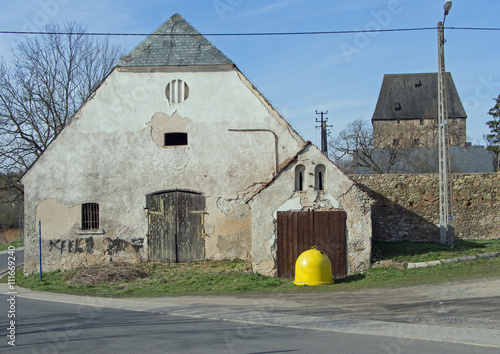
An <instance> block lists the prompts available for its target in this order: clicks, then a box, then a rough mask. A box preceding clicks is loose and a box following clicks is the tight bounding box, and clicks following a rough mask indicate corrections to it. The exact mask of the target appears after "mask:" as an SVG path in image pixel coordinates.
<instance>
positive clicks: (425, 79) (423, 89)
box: [372, 73, 467, 121]
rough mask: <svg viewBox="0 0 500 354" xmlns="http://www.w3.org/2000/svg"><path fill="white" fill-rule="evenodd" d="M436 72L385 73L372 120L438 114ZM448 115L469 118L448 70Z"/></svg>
mask: <svg viewBox="0 0 500 354" xmlns="http://www.w3.org/2000/svg"><path fill="white" fill-rule="evenodd" d="M437 75H438V74H437V73H426V74H386V75H384V80H383V82H382V88H381V89H380V94H379V97H378V101H377V106H376V108H375V112H374V113H373V117H372V121H375V120H397V119H429V118H430V119H432V118H437V116H438V77H437ZM446 96H447V106H448V117H449V118H467V114H466V113H465V110H464V107H463V105H462V102H461V101H460V97H459V95H458V92H457V88H456V87H455V83H454V82H453V78H452V76H451V73H446Z"/></svg>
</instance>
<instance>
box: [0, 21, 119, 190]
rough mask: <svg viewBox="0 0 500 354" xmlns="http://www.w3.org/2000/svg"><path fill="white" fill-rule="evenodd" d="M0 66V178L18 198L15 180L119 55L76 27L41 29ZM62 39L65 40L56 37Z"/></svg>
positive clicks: (47, 144) (41, 151) (46, 145)
mask: <svg viewBox="0 0 500 354" xmlns="http://www.w3.org/2000/svg"><path fill="white" fill-rule="evenodd" d="M46 32H47V34H44V35H42V36H41V37H30V38H28V39H27V40H25V41H24V42H22V43H20V44H19V45H18V47H17V48H16V49H15V50H14V51H13V59H12V61H11V62H10V63H9V64H7V63H5V62H4V61H3V60H2V61H1V62H0V176H2V177H1V178H3V179H4V183H3V184H2V185H3V186H4V187H3V188H4V189H7V188H10V189H15V190H17V192H18V196H19V198H22V186H21V185H20V184H19V176H20V175H21V174H22V173H23V172H24V171H26V169H27V168H28V167H29V166H30V165H31V164H32V163H33V161H35V159H36V158H37V157H38V156H40V155H41V154H42V153H43V152H44V151H45V149H46V148H47V147H48V146H49V144H50V143H51V142H52V141H53V140H54V138H55V137H56V136H57V135H58V134H59V133H60V132H61V130H62V129H63V128H64V126H65V125H66V124H67V123H68V122H69V120H70V119H71V118H72V116H73V115H74V114H75V113H76V111H77V110H78V109H79V108H80V106H81V105H82V104H83V103H84V102H85V101H86V100H87V99H88V98H89V97H90V96H91V95H92V93H93V92H94V90H95V89H96V88H97V87H98V86H99V84H100V83H101V82H102V80H103V79H104V78H105V77H106V76H107V75H108V74H109V73H110V72H111V70H112V69H113V67H114V66H115V65H116V62H117V61H118V59H119V58H120V56H121V55H122V54H123V53H122V50H121V49H120V48H118V47H116V46H113V45H110V44H109V42H108V39H107V38H105V39H101V40H98V39H95V38H93V37H90V36H86V35H85V34H84V33H85V32H86V30H85V28H83V27H82V26H81V25H78V24H76V23H70V22H69V23H67V24H66V25H65V26H64V28H62V29H61V28H60V27H59V26H58V25H49V26H47V27H46ZM58 33H64V34H58Z"/></svg>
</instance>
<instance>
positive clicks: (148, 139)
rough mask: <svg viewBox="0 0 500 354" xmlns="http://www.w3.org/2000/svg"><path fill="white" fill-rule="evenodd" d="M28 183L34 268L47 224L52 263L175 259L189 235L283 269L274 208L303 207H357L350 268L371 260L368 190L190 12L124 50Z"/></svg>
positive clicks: (220, 254)
mask: <svg viewBox="0 0 500 354" xmlns="http://www.w3.org/2000/svg"><path fill="white" fill-rule="evenodd" d="M174 34H181V35H180V36H175V35H174ZM298 162H299V163H301V164H303V165H304V168H305V172H304V173H305V178H304V181H303V182H304V186H305V187H306V188H305V189H304V190H303V191H300V192H296V191H295V189H294V188H295V185H296V183H297V182H296V180H295V179H294V176H293V169H292V167H293V165H294V164H297V163H298ZM318 165H322V166H323V167H322V170H321V173H322V176H324V188H322V189H323V190H322V191H317V190H314V188H312V189H311V187H310V186H311V183H312V184H314V179H315V178H317V176H318V170H316V169H315V166H318ZM315 175H316V177H315ZM322 181H323V180H322ZM22 183H23V185H24V193H25V201H24V206H25V266H24V271H25V273H27V274H29V273H34V272H39V271H40V264H39V242H38V235H39V230H38V225H39V223H41V240H42V243H41V249H42V265H43V271H52V270H58V269H71V268H74V267H79V266H81V265H82V264H91V263H103V262H110V261H126V262H131V263H139V262H145V261H148V260H151V259H154V260H160V261H171V258H168V257H170V256H168V257H167V256H166V255H167V253H168V252H171V250H173V249H174V248H169V247H174V246H175V247H177V246H178V245H177V242H178V240H180V239H182V242H183V244H182V247H184V248H183V250H184V251H186V250H187V251H186V254H188V256H187V257H188V259H193V260H194V259H202V258H208V259H224V258H243V259H251V260H252V264H253V268H254V270H255V271H258V272H260V273H262V274H275V271H276V264H275V263H276V251H275V238H276V236H275V235H276V231H275V218H276V212H277V211H285V210H302V209H304V208H312V209H318V210H331V209H342V210H345V211H346V213H347V216H348V219H347V231H348V233H349V235H348V255H347V256H348V260H347V261H348V266H349V272H354V271H356V270H361V269H364V268H366V267H367V266H368V264H369V253H370V241H371V224H370V218H371V213H370V202H369V200H368V197H367V196H366V194H364V193H363V192H361V191H360V190H359V189H358V188H357V187H356V186H355V185H354V183H353V182H352V181H351V180H350V179H349V178H348V177H347V176H345V175H344V174H343V173H342V172H341V171H340V170H339V169H338V168H337V167H336V166H335V165H333V164H332V163H331V161H330V160H328V158H327V157H326V156H325V155H323V154H322V153H321V152H320V151H319V150H318V149H317V148H316V147H314V146H313V145H312V144H310V143H305V142H304V140H303V139H302V138H301V137H300V135H299V134H298V133H297V132H295V131H294V130H293V129H292V128H291V126H290V125H289V124H288V123H287V122H286V120H285V119H284V118H283V117H281V115H280V114H279V113H278V112H277V111H276V110H275V109H274V108H273V107H272V106H271V105H270V104H269V102H268V101H267V100H266V99H265V98H264V96H263V95H262V94H261V93H260V92H259V91H258V90H257V89H256V88H255V87H254V86H253V85H252V84H251V83H250V82H249V81H248V80H247V78H246V77H245V76H244V75H243V74H242V73H241V72H240V71H239V69H238V68H237V67H236V66H235V65H234V64H233V63H232V62H231V61H230V60H229V59H228V58H227V57H225V56H224V55H223V54H222V53H221V52H220V51H218V50H217V49H216V48H215V47H213V46H212V45H211V44H210V43H209V42H208V41H206V39H204V38H203V36H201V35H200V34H199V33H198V32H197V31H196V30H195V29H194V28H193V27H191V26H190V25H189V24H188V23H187V22H186V21H185V20H184V19H183V18H182V17H181V16H180V15H178V14H175V15H174V16H172V18H171V19H169V20H168V21H167V22H166V23H165V24H163V25H162V26H160V27H159V28H158V29H157V30H156V31H155V32H154V33H153V34H152V35H151V36H149V37H148V38H147V39H146V40H145V41H143V42H142V43H141V44H140V45H139V46H138V47H137V48H136V49H134V50H133V51H132V52H131V53H130V54H129V55H127V56H125V57H124V58H122V60H120V62H119V63H118V65H117V67H116V68H115V69H114V70H113V71H112V72H111V73H110V74H109V75H108V77H107V78H106V79H105V80H104V81H103V83H102V84H101V86H100V87H99V88H98V89H97V90H96V91H95V92H94V94H93V95H92V97H91V98H90V99H89V100H88V101H87V102H86V103H85V104H84V105H83V106H82V107H81V108H80V110H79V111H78V112H77V113H76V114H75V116H74V117H73V119H72V120H71V122H70V123H69V124H68V125H67V126H66V127H65V128H64V129H63V130H62V132H61V133H60V134H59V136H57V137H56V139H55V140H54V141H53V142H52V143H51V144H50V146H49V147H48V148H47V149H46V150H45V152H44V153H43V154H42V155H41V156H40V157H39V158H38V160H37V161H35V163H34V164H33V165H32V166H31V168H30V169H29V170H28V171H27V172H26V173H25V175H24V176H23V178H22ZM179 195H181V196H179ZM186 195H190V196H191V197H192V196H193V195H194V196H196V197H192V200H191V199H190V198H189V197H186ZM159 196H161V197H159ZM163 197H164V199H161V198H163ZM172 198H174V199H172ZM175 198H179V199H175ZM182 198H185V199H182ZM188 199H189V200H190V202H189V203H192V205H191V204H190V207H192V208H191V209H190V207H188V206H187V205H188ZM159 200H160V201H159ZM162 203H163V204H162ZM176 203H177V204H176ZM183 203H184V204H183ZM157 207H158V208H159V209H155V208H157ZM169 208H171V209H172V210H171V209H169ZM173 209H175V212H174V211H173ZM177 215H179V217H177ZM86 219H90V222H89V220H86ZM181 219H182V223H183V224H182V227H181V226H179V225H180V223H181ZM174 224H175V225H174ZM85 225H91V227H88V226H85ZM178 230H181V231H182V232H184V231H185V230H190V232H186V235H187V236H186V235H184V234H183V235H182V237H184V236H186V239H184V238H182V237H181V236H179V234H178V232H177V231H178ZM152 235H153V236H152ZM189 237H192V239H189ZM200 239H202V240H203V241H202V242H199V240H200ZM193 240H195V241H196V242H191V241H193ZM179 242H181V241H179ZM174 243H175V245H174ZM158 250H161V252H157V251H158ZM188 251H189V252H188ZM162 252H163V253H162ZM172 252H178V250H177V248H175V251H172ZM190 252H191V253H190ZM197 252H198V253H197ZM200 252H201V253H200ZM153 253H154V254H153ZM189 255H192V258H189V257H191V256H189ZM162 257H164V258H162ZM183 257H184V256H183ZM178 259H180V258H178ZM178 259H177V260H178ZM183 259H184V258H183ZM177 260H174V261H177Z"/></svg>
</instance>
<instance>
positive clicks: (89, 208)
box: [82, 203, 99, 230]
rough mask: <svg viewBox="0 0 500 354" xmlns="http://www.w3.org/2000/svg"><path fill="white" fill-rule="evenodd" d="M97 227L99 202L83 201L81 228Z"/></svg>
mask: <svg viewBox="0 0 500 354" xmlns="http://www.w3.org/2000/svg"><path fill="white" fill-rule="evenodd" d="M97 229H99V204H97V203H85V204H83V205H82V230H97Z"/></svg>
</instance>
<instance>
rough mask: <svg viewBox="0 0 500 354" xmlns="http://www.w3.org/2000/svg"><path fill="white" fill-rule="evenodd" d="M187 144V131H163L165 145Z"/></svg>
mask: <svg viewBox="0 0 500 354" xmlns="http://www.w3.org/2000/svg"><path fill="white" fill-rule="evenodd" d="M187 144H188V135H187V133H165V146H179V145H187Z"/></svg>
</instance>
